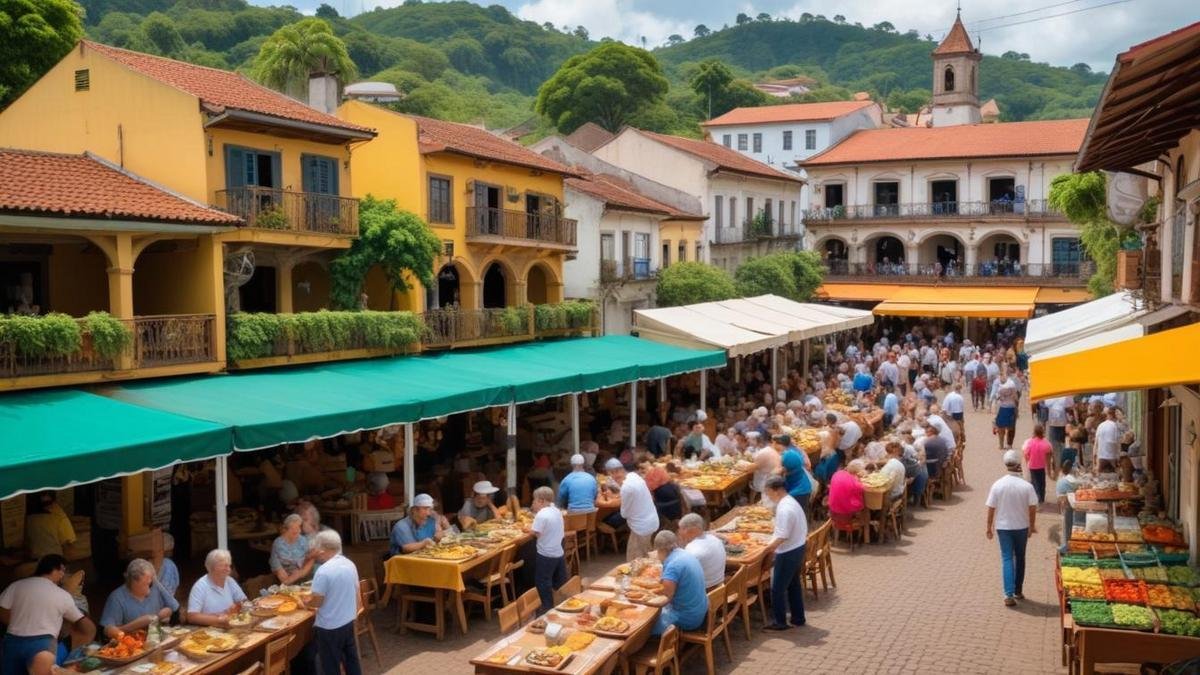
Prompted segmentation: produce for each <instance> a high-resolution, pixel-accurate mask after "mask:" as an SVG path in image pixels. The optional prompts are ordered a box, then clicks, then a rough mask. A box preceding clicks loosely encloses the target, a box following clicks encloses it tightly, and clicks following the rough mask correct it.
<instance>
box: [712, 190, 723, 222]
mask: <svg viewBox="0 0 1200 675" xmlns="http://www.w3.org/2000/svg"><path fill="white" fill-rule="evenodd" d="M724 199H725V198H724V197H722V196H721V195H716V196H714V197H713V215H714V216H715V217H716V225H717V227H718V228H720V227H724V226H725V223H724V222H723V220H722V219H723V218H724V216H725V208H724V207H725V205H724V204H723V203H722V202H723V201H724Z"/></svg>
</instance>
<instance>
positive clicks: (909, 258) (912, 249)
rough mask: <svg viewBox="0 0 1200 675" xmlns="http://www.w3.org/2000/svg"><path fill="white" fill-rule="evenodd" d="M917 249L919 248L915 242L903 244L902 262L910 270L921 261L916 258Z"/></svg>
mask: <svg viewBox="0 0 1200 675" xmlns="http://www.w3.org/2000/svg"><path fill="white" fill-rule="evenodd" d="M918 251H919V249H918V248H917V245H916V244H914V243H911V242H909V243H905V244H904V264H905V265H908V267H909V269H910V271H911V269H912V268H913V267H914V266H915V265H917V263H919V262H921V260H920V259H919V258H918V255H919V252H918Z"/></svg>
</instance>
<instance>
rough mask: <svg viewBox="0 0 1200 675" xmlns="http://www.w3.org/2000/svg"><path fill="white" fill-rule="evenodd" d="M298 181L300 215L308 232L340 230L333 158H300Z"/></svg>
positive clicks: (301, 156)
mask: <svg viewBox="0 0 1200 675" xmlns="http://www.w3.org/2000/svg"><path fill="white" fill-rule="evenodd" d="M300 182H301V183H302V184H303V186H304V193H305V194H304V196H303V197H302V199H303V200H304V214H305V217H306V219H307V222H308V228H307V229H309V230H311V231H313V232H338V231H340V230H341V225H342V223H341V217H340V216H341V213H340V210H341V209H340V206H341V200H340V199H338V165H337V159H336V158H334V157H324V156H322V155H300Z"/></svg>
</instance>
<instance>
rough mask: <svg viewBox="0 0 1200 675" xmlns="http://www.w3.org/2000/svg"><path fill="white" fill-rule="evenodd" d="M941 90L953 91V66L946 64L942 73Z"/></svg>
mask: <svg viewBox="0 0 1200 675" xmlns="http://www.w3.org/2000/svg"><path fill="white" fill-rule="evenodd" d="M942 91H954V68H952V67H950V66H946V71H945V73H944V74H943V75H942Z"/></svg>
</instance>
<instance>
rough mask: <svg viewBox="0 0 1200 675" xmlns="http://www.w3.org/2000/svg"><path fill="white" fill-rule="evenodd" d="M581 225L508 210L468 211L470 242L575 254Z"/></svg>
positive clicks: (571, 220)
mask: <svg viewBox="0 0 1200 675" xmlns="http://www.w3.org/2000/svg"><path fill="white" fill-rule="evenodd" d="M576 229H577V223H576V221H575V220H573V219H571V218H562V217H560V216H555V215H550V214H544V213H526V212H525V211H509V210H507V209H485V208H479V207H476V206H468V207H467V241H468V242H476V243H487V244H493V243H494V244H511V245H516V246H534V247H538V248H558V249H562V250H564V251H574V250H575V249H576V247H577V242H576Z"/></svg>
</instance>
